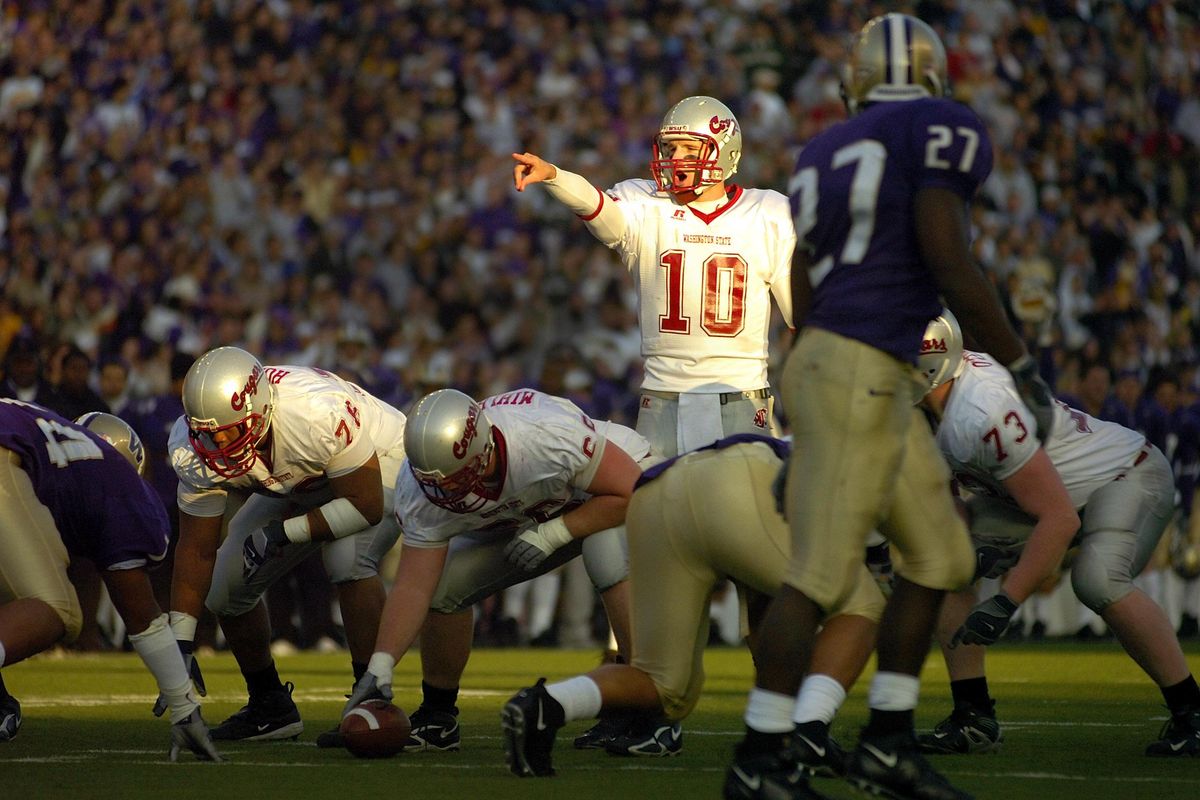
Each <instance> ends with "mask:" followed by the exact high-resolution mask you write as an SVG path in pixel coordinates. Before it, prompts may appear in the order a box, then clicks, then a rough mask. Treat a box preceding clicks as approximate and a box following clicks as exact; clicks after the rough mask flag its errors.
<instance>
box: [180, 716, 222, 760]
mask: <svg viewBox="0 0 1200 800" xmlns="http://www.w3.org/2000/svg"><path fill="white" fill-rule="evenodd" d="M184 748H187V749H188V750H191V751H192V752H193V753H195V754H196V758H198V759H199V760H201V761H224V760H225V759H224V758H222V757H221V754H220V753H218V752H217V748H216V746H215V745H214V744H213V740H212V734H210V733H209V732H208V726H207V725H205V724H204V718H203V717H202V716H200V709H198V708H197V709H196V710H195V711H193V712H192V713H191V714H188V715H187V716H186V717H184V718H183V719H181V720H180V721H179V722H176V723H175V724H174V725H172V726H171V750H170V752H169V753H168V757H169V758H170V759H171V760H172V761H178V760H179V754H180V753H181V752H182V751H183V749H184Z"/></svg>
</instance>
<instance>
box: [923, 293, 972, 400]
mask: <svg viewBox="0 0 1200 800" xmlns="http://www.w3.org/2000/svg"><path fill="white" fill-rule="evenodd" d="M917 369H919V370H921V374H922V375H924V376H925V379H926V380H927V381H929V391H933V390H934V389H936V388H937V387H939V386H941V385H942V384H943V383H945V382H946V381H948V380H951V379H953V378H957V377H958V376H959V373H961V372H962V370H963V338H962V328H960V327H959V326H958V320H957V319H955V317H954V315H953V314H951V313H950V309H948V308H943V309H942V313H941V314H939V315H938V316H936V317H934V318H933V320H932V321H931V322H930V323H929V325H927V326H926V327H925V336H924V337H923V338H922V339H921V352H920V353H919V354H918V355H917Z"/></svg>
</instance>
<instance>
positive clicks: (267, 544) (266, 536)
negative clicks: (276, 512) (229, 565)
mask: <svg viewBox="0 0 1200 800" xmlns="http://www.w3.org/2000/svg"><path fill="white" fill-rule="evenodd" d="M287 544H289V542H288V538H287V534H286V533H284V532H283V520H281V519H274V520H271V521H270V522H268V523H267V524H266V525H264V526H262V528H261V529H259V530H257V531H255V532H254V533H252V534H250V535H249V536H247V537H246V541H245V542H244V543H243V544H242V575H243V576H244V577H245V579H246V580H250V578H251V576H253V575H254V573H256V572H258V569H259V567H261V566H262V565H263V564H264V563H266V562H267V560H268V559H271V558H274V557H275V556H277V555H279V551H280V550H282V549H283V548H284V546H285V545H287Z"/></svg>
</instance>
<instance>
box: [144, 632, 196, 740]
mask: <svg viewBox="0 0 1200 800" xmlns="http://www.w3.org/2000/svg"><path fill="white" fill-rule="evenodd" d="M129 642H130V644H132V645H133V649H134V650H136V651H137V654H138V655H139V656H141V659H142V661H143V662H145V664H146V668H147V669H149V670H150V672H151V674H152V675H154V680H155V681H157V683H158V690H159V691H160V692H162V694H163V696H164V697H166V698H167V707H168V708H170V709H171V722H172V723H175V722H179V721H180V720H181V719H183V718H184V717H186V716H187V715H188V714H191V713H192V712H193V711H195V710H196V709H197V708H199V707H200V704H199V703H197V702H196V700H195V698H193V697H192V679H191V677H189V676H188V673H187V668H186V667H184V665H183V656H182V655H180V654H179V645H178V644H176V641H175V634H174V633H172V632H171V626H170V623H169V622H168V617H167V615H166V614H159V615H158V616H157V617H155V618H154V620H153V621H152V622H151V623H150V627H148V628H146V630H144V631H142V632H141V633H135V634H132V635H130V637H129Z"/></svg>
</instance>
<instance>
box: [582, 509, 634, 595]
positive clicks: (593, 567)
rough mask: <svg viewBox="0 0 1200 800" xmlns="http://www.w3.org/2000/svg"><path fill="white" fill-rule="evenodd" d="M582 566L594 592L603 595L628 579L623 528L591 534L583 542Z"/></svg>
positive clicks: (626, 548)
mask: <svg viewBox="0 0 1200 800" xmlns="http://www.w3.org/2000/svg"><path fill="white" fill-rule="evenodd" d="M583 565H584V567H586V568H587V574H588V577H589V578H590V579H591V581H592V585H593V586H595V587H596V591H598V592H600V593H604V592H606V591H608V590H609V589H611V588H612V587H614V586H616V585H617V584H618V583H620V582H621V581H623V580H625V579H626V578H628V577H629V548H628V547H627V546H626V541H625V526H624V525H621V526H619V527H616V528H609V529H608V530H606V531H600V532H598V533H593V534H592V535H591V536H588V537H587V538H585V539H584V540H583Z"/></svg>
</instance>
